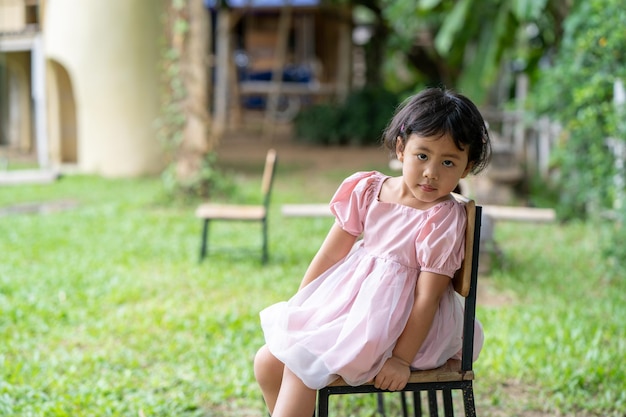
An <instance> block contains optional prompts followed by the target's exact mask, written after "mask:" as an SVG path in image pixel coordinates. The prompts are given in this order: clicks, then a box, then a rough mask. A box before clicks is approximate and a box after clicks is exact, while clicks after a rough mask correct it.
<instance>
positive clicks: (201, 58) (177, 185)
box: [159, 0, 218, 196]
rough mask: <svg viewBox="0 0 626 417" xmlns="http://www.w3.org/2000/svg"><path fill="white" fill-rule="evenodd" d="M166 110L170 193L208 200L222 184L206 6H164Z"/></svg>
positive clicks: (191, 1) (163, 127)
mask: <svg viewBox="0 0 626 417" xmlns="http://www.w3.org/2000/svg"><path fill="white" fill-rule="evenodd" d="M163 5H164V7H163V10H164V20H165V29H166V30H165V39H164V45H163V60H162V61H163V68H162V70H163V78H164V82H163V88H164V92H163V105H162V112H161V113H162V115H161V118H160V120H159V134H160V137H161V140H162V142H163V143H164V145H165V147H166V148H167V150H168V151H169V154H170V158H171V163H170V166H169V167H168V168H167V169H166V171H165V173H164V178H165V180H166V186H167V188H168V189H169V190H170V191H174V192H178V191H182V192H183V193H192V194H198V195H202V196H205V195H207V194H208V193H209V191H210V189H211V186H212V185H214V182H215V180H216V176H217V174H216V172H215V170H214V169H213V158H212V156H211V151H212V150H213V149H214V148H215V146H216V145H217V141H218V138H217V137H215V136H213V135H211V131H210V115H209V112H208V91H209V88H208V71H207V67H206V62H207V56H208V45H209V42H210V38H209V36H210V34H211V26H210V25H211V21H210V19H209V14H208V11H207V9H206V8H205V7H204V4H203V1H202V0H163Z"/></svg>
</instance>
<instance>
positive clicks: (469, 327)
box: [317, 196, 482, 417]
mask: <svg viewBox="0 0 626 417" xmlns="http://www.w3.org/2000/svg"><path fill="white" fill-rule="evenodd" d="M458 199H459V200H460V201H463V202H464V203H465V210H466V212H467V227H466V230H465V257H464V259H463V264H462V265H461V268H460V269H459V270H458V271H457V272H456V273H455V274H454V278H453V280H452V282H453V285H454V289H455V290H456V292H457V293H458V294H459V295H461V296H462V297H463V298H464V299H465V310H464V317H463V347H462V356H461V360H455V359H450V360H448V362H447V363H445V364H444V365H443V366H441V367H439V368H437V369H432V370H426V371H419V370H414V371H412V372H411V376H410V378H409V382H408V384H407V385H406V386H405V387H404V389H402V390H401V391H399V392H400V395H401V396H402V406H403V407H402V408H403V414H404V417H407V416H408V409H407V407H406V400H405V395H404V394H405V392H411V393H413V400H414V402H413V415H414V416H415V417H418V416H421V415H422V404H421V396H420V393H421V392H426V393H427V394H428V408H429V411H430V415H431V416H437V415H438V407H439V406H438V401H437V392H441V393H442V396H443V405H444V411H445V415H446V416H453V415H454V411H453V402H452V390H461V391H462V392H463V405H464V410H465V414H464V415H465V416H467V417H470V416H475V415H476V410H475V405H474V390H473V383H472V382H473V380H474V371H473V369H472V358H473V349H474V319H475V315H476V287H477V282H478V257H479V253H480V223H481V210H482V208H481V207H480V206H476V204H475V203H474V201H473V200H467V199H465V198H464V197H462V196H458ZM385 392H388V391H383V390H380V389H378V388H375V387H374V384H373V382H368V383H366V384H364V385H361V386H356V387H353V386H350V385H348V384H347V383H346V382H345V381H343V379H341V378H340V379H338V380H336V381H334V382H332V383H331V384H329V385H328V386H326V387H324V388H322V389H320V390H318V407H317V417H327V416H328V399H329V396H330V395H342V394H356V393H378V394H379V397H378V399H379V408H382V394H383V393H385ZM383 411H384V409H383ZM383 415H384V412H383Z"/></svg>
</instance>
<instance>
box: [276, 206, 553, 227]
mask: <svg viewBox="0 0 626 417" xmlns="http://www.w3.org/2000/svg"><path fill="white" fill-rule="evenodd" d="M281 213H282V214H283V216H286V217H327V216H332V213H331V212H330V209H329V207H328V204H284V205H283V206H282V207H281ZM483 216H488V217H489V218H490V219H492V220H493V221H498V220H502V221H517V222H534V223H548V222H553V221H555V220H556V213H555V211H554V210H553V209H543V208H534V207H513V206H489V205H486V206H483Z"/></svg>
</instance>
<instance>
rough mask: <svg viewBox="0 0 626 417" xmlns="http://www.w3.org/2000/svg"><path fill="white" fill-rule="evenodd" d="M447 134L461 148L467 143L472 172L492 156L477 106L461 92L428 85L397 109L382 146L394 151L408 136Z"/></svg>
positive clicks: (484, 126)
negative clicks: (399, 142)
mask: <svg viewBox="0 0 626 417" xmlns="http://www.w3.org/2000/svg"><path fill="white" fill-rule="evenodd" d="M412 133H415V134H417V135H419V136H424V137H428V136H438V135H440V136H443V135H446V134H447V135H450V136H451V137H452V140H453V141H454V144H455V145H456V146H457V148H459V149H460V150H464V149H465V147H466V146H469V150H468V163H470V164H472V168H471V171H470V172H471V173H473V174H477V173H478V172H480V171H482V170H483V169H484V168H485V167H486V166H487V164H488V163H489V160H490V159H491V141H490V139H489V133H488V132H487V126H486V124H485V121H484V119H483V116H482V115H481V114H480V111H479V110H478V108H477V107H476V105H475V104H474V103H473V102H472V101H471V100H470V99H469V98H467V97H465V96H464V95H462V94H459V93H456V92H454V91H452V90H447V89H443V88H428V89H425V90H423V91H421V92H420V93H418V94H416V95H414V96H411V97H409V98H408V99H406V100H405V101H404V102H403V103H402V104H400V106H398V109H397V110H396V112H395V114H394V116H393V118H392V119H391V121H390V122H389V125H387V128H386V129H385V131H384V133H383V143H384V146H385V147H386V148H387V149H389V150H390V151H391V152H393V153H395V151H396V144H397V141H398V140H401V141H402V147H404V145H405V144H406V141H407V139H408V137H409V136H410V135H411V134H412Z"/></svg>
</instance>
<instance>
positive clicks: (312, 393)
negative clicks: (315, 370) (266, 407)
mask: <svg viewBox="0 0 626 417" xmlns="http://www.w3.org/2000/svg"><path fill="white" fill-rule="evenodd" d="M316 396H317V391H316V390H314V389H311V388H309V387H307V386H306V385H304V383H303V382H302V380H300V378H298V377H297V376H296V375H295V374H294V373H293V372H291V371H290V370H289V369H287V368H285V370H284V373H283V379H282V384H281V387H280V392H279V394H278V399H277V400H276V404H275V408H274V412H273V413H272V417H311V416H312V415H313V413H314V412H315V399H316Z"/></svg>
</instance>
